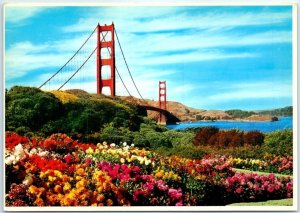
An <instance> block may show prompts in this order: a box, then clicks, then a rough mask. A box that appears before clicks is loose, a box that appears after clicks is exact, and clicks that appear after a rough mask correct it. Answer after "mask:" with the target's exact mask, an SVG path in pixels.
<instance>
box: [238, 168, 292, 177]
mask: <svg viewBox="0 0 300 213" xmlns="http://www.w3.org/2000/svg"><path fill="white" fill-rule="evenodd" d="M232 170H234V171H236V172H243V173H257V174H259V175H269V174H271V173H269V172H259V171H252V170H247V169H237V168H232ZM273 174H274V175H275V176H276V177H285V176H288V177H291V178H293V176H292V175H283V174H277V173H273Z"/></svg>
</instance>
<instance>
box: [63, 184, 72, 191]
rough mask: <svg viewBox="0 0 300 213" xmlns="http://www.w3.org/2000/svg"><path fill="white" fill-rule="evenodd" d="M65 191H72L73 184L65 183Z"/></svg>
mask: <svg viewBox="0 0 300 213" xmlns="http://www.w3.org/2000/svg"><path fill="white" fill-rule="evenodd" d="M63 189H64V191H69V190H70V189H71V184H69V183H65V184H64V188H63Z"/></svg>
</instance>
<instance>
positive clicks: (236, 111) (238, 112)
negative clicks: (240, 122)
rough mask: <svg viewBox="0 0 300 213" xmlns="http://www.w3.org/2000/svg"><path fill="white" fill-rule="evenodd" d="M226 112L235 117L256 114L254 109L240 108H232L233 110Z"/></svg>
mask: <svg viewBox="0 0 300 213" xmlns="http://www.w3.org/2000/svg"><path fill="white" fill-rule="evenodd" d="M225 112H226V113H228V114H229V115H231V116H232V117H233V118H247V117H250V116H251V115H255V114H256V113H255V112H253V111H244V110H240V109H231V110H226V111H225Z"/></svg>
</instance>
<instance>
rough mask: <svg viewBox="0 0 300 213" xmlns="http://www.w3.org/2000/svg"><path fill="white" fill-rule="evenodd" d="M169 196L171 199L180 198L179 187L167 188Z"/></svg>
mask: <svg viewBox="0 0 300 213" xmlns="http://www.w3.org/2000/svg"><path fill="white" fill-rule="evenodd" d="M168 194H169V196H170V197H171V198H172V199H173V200H178V199H181V198H182V193H181V189H178V190H176V189H172V188H171V189H169V192H168Z"/></svg>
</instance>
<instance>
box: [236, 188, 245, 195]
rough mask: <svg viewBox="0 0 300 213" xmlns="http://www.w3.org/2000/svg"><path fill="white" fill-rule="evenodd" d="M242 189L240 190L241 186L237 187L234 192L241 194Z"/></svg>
mask: <svg viewBox="0 0 300 213" xmlns="http://www.w3.org/2000/svg"><path fill="white" fill-rule="evenodd" d="M242 191H243V190H242V187H239V188H237V189H236V190H235V192H236V193H238V194H241V193H242Z"/></svg>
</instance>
